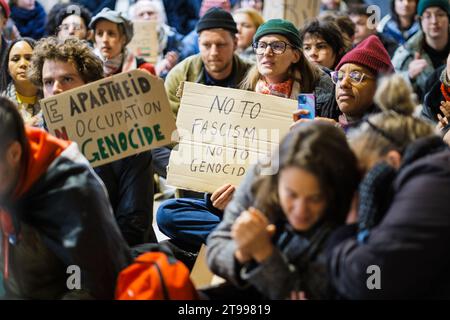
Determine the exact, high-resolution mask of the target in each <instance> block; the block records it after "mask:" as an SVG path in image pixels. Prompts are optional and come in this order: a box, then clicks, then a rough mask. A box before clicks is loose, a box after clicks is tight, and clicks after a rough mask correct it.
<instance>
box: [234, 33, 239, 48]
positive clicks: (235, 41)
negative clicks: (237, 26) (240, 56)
mask: <svg viewBox="0 0 450 320" xmlns="http://www.w3.org/2000/svg"><path fill="white" fill-rule="evenodd" d="M237 45H238V39H237V36H236V34H235V35H234V36H233V49H234V50H233V51H236V49H237Z"/></svg>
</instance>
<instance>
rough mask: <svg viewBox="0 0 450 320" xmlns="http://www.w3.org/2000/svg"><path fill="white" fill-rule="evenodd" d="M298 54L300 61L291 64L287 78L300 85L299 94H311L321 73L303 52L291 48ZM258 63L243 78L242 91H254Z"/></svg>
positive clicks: (258, 76) (257, 74) (257, 76)
mask: <svg viewBox="0 0 450 320" xmlns="http://www.w3.org/2000/svg"><path fill="white" fill-rule="evenodd" d="M292 50H297V51H298V52H299V54H300V60H299V61H298V62H297V63H293V64H291V66H290V67H289V70H288V77H289V78H290V79H292V80H294V81H297V82H299V83H300V93H301V92H313V91H314V88H315V87H316V85H317V83H318V82H319V80H320V76H321V73H322V71H321V70H320V69H319V68H318V67H316V65H314V64H312V63H311V62H309V60H308V58H306V56H305V55H304V54H303V50H302V49H299V48H295V49H294V48H293V49H292ZM257 64H258V62H256V65H254V66H253V67H252V68H251V69H250V70H249V71H248V72H247V75H246V76H245V78H244V79H243V80H242V82H241V83H240V85H239V88H240V89H242V90H249V91H255V87H256V83H257V82H258V80H259V79H260V78H261V75H260V73H259V71H258V66H257Z"/></svg>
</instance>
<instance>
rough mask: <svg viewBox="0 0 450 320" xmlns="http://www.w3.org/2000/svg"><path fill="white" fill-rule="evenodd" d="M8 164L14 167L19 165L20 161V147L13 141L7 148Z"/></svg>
mask: <svg viewBox="0 0 450 320" xmlns="http://www.w3.org/2000/svg"><path fill="white" fill-rule="evenodd" d="M6 157H7V160H8V163H9V164H10V165H12V166H14V167H16V166H19V165H20V160H21V159H22V146H21V145H20V143H19V142H18V141H14V142H13V143H11V145H10V146H9V148H8V151H7V154H6Z"/></svg>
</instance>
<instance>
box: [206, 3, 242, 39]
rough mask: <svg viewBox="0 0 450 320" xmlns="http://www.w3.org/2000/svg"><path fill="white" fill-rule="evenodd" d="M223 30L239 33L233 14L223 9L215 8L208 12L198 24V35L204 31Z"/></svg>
mask: <svg viewBox="0 0 450 320" xmlns="http://www.w3.org/2000/svg"><path fill="white" fill-rule="evenodd" d="M216 28H221V29H225V30H228V31H231V32H233V33H237V32H238V30H237V26H236V22H234V19H233V16H232V15H231V13H229V12H227V11H225V10H223V9H222V8H218V7H214V8H211V9H209V10H208V11H206V13H205V14H204V15H203V17H201V18H200V20H199V21H198V23H197V33H200V32H202V31H203V30H209V29H216Z"/></svg>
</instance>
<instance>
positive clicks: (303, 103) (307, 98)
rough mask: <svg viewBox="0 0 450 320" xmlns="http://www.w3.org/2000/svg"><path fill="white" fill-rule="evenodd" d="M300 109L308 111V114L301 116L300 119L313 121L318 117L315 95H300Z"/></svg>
mask: <svg viewBox="0 0 450 320" xmlns="http://www.w3.org/2000/svg"><path fill="white" fill-rule="evenodd" d="M298 109H299V110H306V111H308V114H299V116H300V117H299V119H311V120H314V118H315V117H316V97H315V95H314V94H313V93H300V94H299V95H298Z"/></svg>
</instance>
